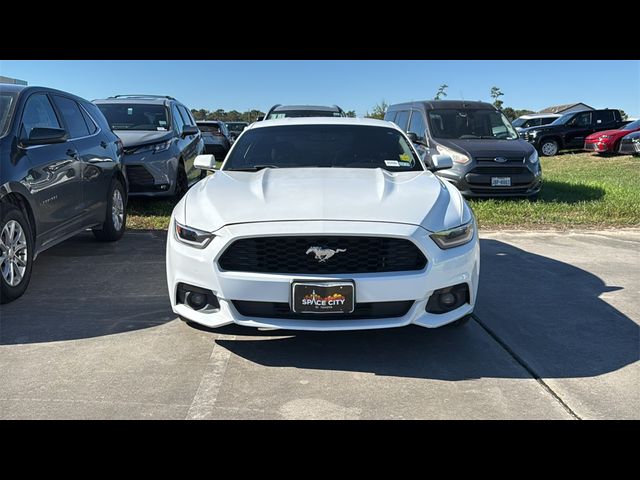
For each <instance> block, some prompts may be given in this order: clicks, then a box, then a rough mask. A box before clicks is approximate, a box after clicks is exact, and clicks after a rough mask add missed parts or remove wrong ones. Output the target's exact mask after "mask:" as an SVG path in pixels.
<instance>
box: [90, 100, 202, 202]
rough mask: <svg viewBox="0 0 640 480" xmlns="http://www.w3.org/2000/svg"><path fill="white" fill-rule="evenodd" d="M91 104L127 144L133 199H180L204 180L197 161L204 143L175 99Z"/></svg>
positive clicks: (126, 151) (128, 175) (126, 153)
mask: <svg viewBox="0 0 640 480" xmlns="http://www.w3.org/2000/svg"><path fill="white" fill-rule="evenodd" d="M93 103H95V104H96V105H97V106H98V108H99V109H100V111H101V112H102V113H103V114H104V116H105V117H106V119H107V121H108V122H109V125H110V126H111V129H112V130H113V131H114V132H115V134H116V135H118V137H120V139H121V140H122V143H123V144H124V159H123V160H124V165H125V168H126V172H127V178H128V180H129V194H130V195H131V196H173V195H176V196H182V195H183V194H184V192H186V191H187V189H188V188H189V186H191V185H192V184H193V183H195V182H197V181H198V180H199V179H200V178H201V175H200V171H199V170H197V169H196V168H194V166H193V161H194V160H195V158H196V157H197V156H198V155H200V154H201V153H202V152H203V150H204V141H203V140H202V135H201V133H200V130H199V129H198V127H197V126H196V121H195V120H194V118H193V116H192V115H191V112H190V111H189V109H188V108H186V107H185V106H184V105H183V104H182V103H180V102H179V101H177V100H176V99H175V98H173V97H168V96H157V95H116V96H115V97H109V98H106V99H103V100H94V101H93Z"/></svg>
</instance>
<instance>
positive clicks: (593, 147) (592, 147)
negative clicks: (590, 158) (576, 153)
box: [583, 141, 612, 153]
mask: <svg viewBox="0 0 640 480" xmlns="http://www.w3.org/2000/svg"><path fill="white" fill-rule="evenodd" d="M583 150H585V151H586V152H597V153H603V152H610V151H612V145H610V144H608V143H604V142H595V141H594V142H585V144H584V148H583Z"/></svg>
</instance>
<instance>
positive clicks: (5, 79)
mask: <svg viewBox="0 0 640 480" xmlns="http://www.w3.org/2000/svg"><path fill="white" fill-rule="evenodd" d="M0 83H13V84H14V85H27V82H25V81H24V80H18V79H17V78H11V77H3V76H2V75H0Z"/></svg>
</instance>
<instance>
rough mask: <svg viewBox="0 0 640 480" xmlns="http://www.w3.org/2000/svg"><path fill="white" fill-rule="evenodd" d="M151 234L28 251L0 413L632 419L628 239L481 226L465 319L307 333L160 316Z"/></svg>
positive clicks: (635, 237)
mask: <svg viewBox="0 0 640 480" xmlns="http://www.w3.org/2000/svg"><path fill="white" fill-rule="evenodd" d="M164 242H165V238H164V235H163V234H162V233H134V232H128V233H127V234H126V235H125V237H124V238H123V240H122V241H120V242H118V243H116V244H101V243H97V242H94V241H93V239H92V236H91V235H82V236H79V237H77V238H74V239H71V240H69V241H67V242H65V243H63V244H61V245H59V246H57V247H54V248H53V249H51V250H50V251H48V252H45V253H44V254H42V255H41V256H40V257H39V258H38V260H37V261H36V263H35V265H34V271H33V278H32V283H31V285H30V286H29V289H28V291H27V294H26V295H25V296H24V297H22V298H21V299H19V300H17V301H15V302H13V303H11V304H8V305H3V306H2V307H0V418H190V419H200V418H204V419H210V418H234V419H236V418H237V419H242V418H338V419H341V418H438V419H440V418H489V419H492V418H508V419H510V418H518V419H520V418H523V419H524V418H541V419H542V418H567V419H569V418H640V401H639V400H640V398H639V395H640V394H639V392H640V368H639V365H640V363H639V362H638V359H639V349H640V339H639V328H638V321H639V319H640V306H639V302H638V300H637V299H638V293H639V290H640V285H639V276H640V259H639V255H638V251H640V232H638V231H629V232H626V233H611V232H590V233H580V234H576V233H572V234H567V233H560V234H558V233H552V232H548V233H544V232H542V233H538V232H528V233H526V232H523V233H504V232H502V233H501V232H491V233H485V234H483V235H482V244H481V251H482V267H481V284H480V285H481V286H480V297H479V303H478V306H477V309H476V315H477V320H476V321H472V322H469V323H468V324H467V325H466V326H464V327H462V328H459V329H450V328H444V329H438V330H426V329H420V328H417V327H408V328H403V329H393V330H379V331H368V332H344V333H313V332H290V331H257V330H253V329H244V328H240V327H235V326H233V327H225V328H223V329H219V330H217V331H207V330H203V329H199V328H194V327H193V326H190V325H187V324H185V323H183V322H181V321H179V320H177V319H175V317H174V315H173V314H172V312H171V310H170V308H169V303H168V297H167V294H166V284H165V273H164Z"/></svg>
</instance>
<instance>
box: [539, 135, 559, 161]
mask: <svg viewBox="0 0 640 480" xmlns="http://www.w3.org/2000/svg"><path fill="white" fill-rule="evenodd" d="M558 150H560V147H559V145H558V142H556V141H555V140H553V139H551V138H549V139H544V140H542V142H540V153H541V154H542V155H544V156H545V157H553V156H554V155H557V154H558Z"/></svg>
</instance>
